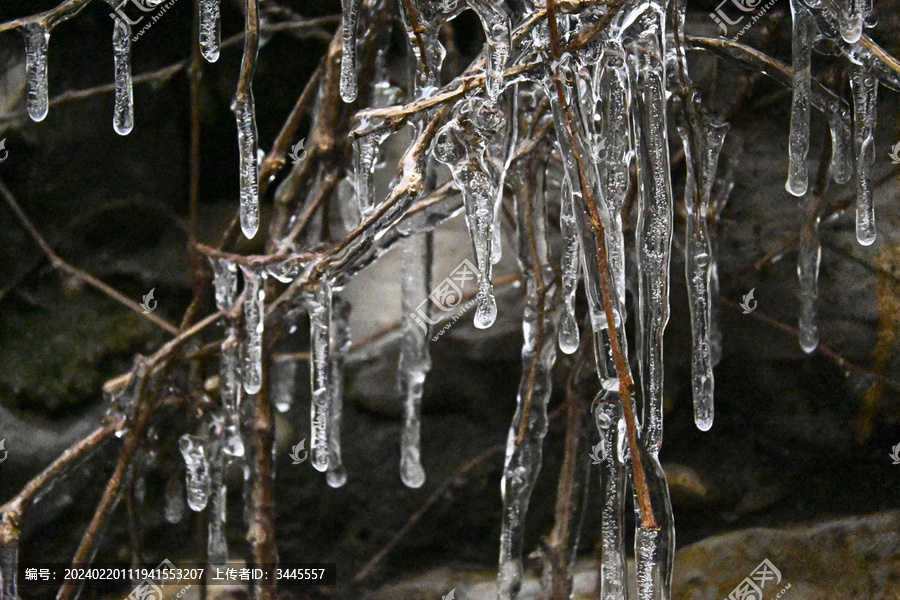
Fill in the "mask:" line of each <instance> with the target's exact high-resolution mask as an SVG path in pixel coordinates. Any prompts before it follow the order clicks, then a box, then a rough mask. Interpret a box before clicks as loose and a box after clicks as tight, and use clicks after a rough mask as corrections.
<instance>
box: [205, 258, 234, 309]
mask: <svg viewBox="0 0 900 600" xmlns="http://www.w3.org/2000/svg"><path fill="white" fill-rule="evenodd" d="M209 263H210V265H212V269H213V285H214V287H215V289H216V306H218V307H219V310H221V311H224V312H228V311H230V310H231V309H232V308H234V299H235V296H237V287H238V277H237V266H235V264H234V263H233V262H231V261H230V260H228V259H227V258H210V259H209Z"/></svg>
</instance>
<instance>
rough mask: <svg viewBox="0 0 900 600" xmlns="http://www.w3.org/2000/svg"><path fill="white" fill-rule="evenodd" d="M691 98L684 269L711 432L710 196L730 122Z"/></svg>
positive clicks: (696, 375)
mask: <svg viewBox="0 0 900 600" xmlns="http://www.w3.org/2000/svg"><path fill="white" fill-rule="evenodd" d="M688 93H689V94H690V92H688ZM687 101H688V102H690V103H691V104H690V106H684V101H680V102H679V103H678V106H679V109H680V112H679V113H678V114H679V115H680V114H682V112H683V111H687V113H688V116H687V118H679V119H677V120H678V130H679V132H680V134H681V137H682V140H683V144H684V152H685V163H686V164H687V177H686V179H685V186H684V204H685V208H686V212H687V219H686V223H685V262H684V268H685V280H686V281H687V291H688V303H689V306H690V314H691V341H692V351H691V373H692V381H693V385H692V387H693V396H694V422H695V423H696V425H697V428H698V429H700V430H701V431H708V430H709V428H710V427H712V424H713V391H714V387H715V385H714V379H713V360H712V359H713V357H712V350H711V346H712V341H711V339H710V338H711V333H712V331H711V329H712V325H711V318H712V311H711V298H710V267H711V266H712V264H713V257H712V244H711V240H710V234H709V213H710V210H711V207H710V200H709V197H710V194H711V192H712V185H713V182H714V180H715V172H716V165H717V164H718V161H719V153H720V151H721V150H722V144H723V143H724V141H725V132H726V131H727V127H726V126H724V125H721V124H718V123H714V122H712V121H711V120H710V119H709V118H708V117H707V116H706V115H705V114H703V113H702V112H701V111H700V110H698V109H697V108H693V107H697V106H699V98H697V97H696V96H695V95H691V97H690V98H689V99H688V100H687ZM804 169H805V167H804Z"/></svg>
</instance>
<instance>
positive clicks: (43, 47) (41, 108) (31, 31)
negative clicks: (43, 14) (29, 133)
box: [22, 22, 50, 121]
mask: <svg viewBox="0 0 900 600" xmlns="http://www.w3.org/2000/svg"><path fill="white" fill-rule="evenodd" d="M22 33H24V34H25V104H26V106H27V108H28V116H30V117H31V120H32V121H43V120H44V117H46V116H47V110H48V108H49V106H50V103H49V100H48V96H47V94H48V89H47V88H48V85H47V47H48V46H49V45H50V30H49V29H48V28H47V26H46V25H44V24H43V23H40V22H29V23H26V24H25V25H23V26H22Z"/></svg>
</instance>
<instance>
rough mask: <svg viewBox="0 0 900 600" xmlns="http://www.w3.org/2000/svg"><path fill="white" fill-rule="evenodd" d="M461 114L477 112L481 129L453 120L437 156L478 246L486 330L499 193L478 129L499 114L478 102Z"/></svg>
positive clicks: (491, 317)
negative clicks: (448, 174) (453, 183)
mask: <svg viewBox="0 0 900 600" xmlns="http://www.w3.org/2000/svg"><path fill="white" fill-rule="evenodd" d="M462 111H463V112H464V113H465V111H471V112H474V113H475V115H476V116H475V117H474V118H475V119H478V120H479V121H481V127H476V126H475V125H474V123H472V121H470V120H469V119H466V122H465V123H464V124H463V123H461V122H460V121H458V120H455V119H453V120H451V121H450V122H449V123H447V124H446V125H445V126H444V127H442V128H441V130H440V131H439V132H438V134H437V137H436V138H435V143H434V157H435V158H436V159H437V160H438V161H440V162H442V163H444V164H445V165H447V166H448V167H450V171H451V172H452V173H453V179H454V181H456V184H457V185H458V186H459V188H460V190H462V193H463V199H464V202H465V205H466V223H467V225H468V226H469V233H470V235H471V237H472V243H473V245H474V247H475V259H476V263H477V267H478V271H479V273H478V295H477V296H476V303H477V308H476V310H475V327H477V328H479V329H486V328H488V327H490V326H491V325H493V324H494V321H495V320H496V318H497V301H496V300H495V299H494V286H493V284H492V282H491V273H492V263H491V256H492V250H491V248H492V245H493V242H494V231H493V230H494V201H495V198H496V194H497V190H496V188H495V186H494V182H493V181H492V178H491V176H490V174H489V173H488V172H487V171H486V170H485V168H484V166H483V163H482V162H480V161H479V160H478V158H479V157H478V155H477V153H478V151H479V150H483V146H484V135H485V134H486V131H484V132H478V131H477V129H482V130H486V129H487V128H488V125H489V124H488V121H489V120H490V121H494V122H493V123H491V124H490V125H497V123H496V121H495V120H494V119H492V117H494V116H496V115H498V114H499V113H497V112H493V113H492V114H486V113H491V109H490V108H488V107H487V106H486V105H485V104H484V103H483V102H482V101H480V100H478V99H474V100H473V101H472V103H471V104H468V105H467V106H466V107H464V108H463V109H462ZM482 111H484V112H482ZM466 114H467V113H466ZM479 114H480V115H481V116H479ZM501 119H502V116H501ZM501 123H502V121H501Z"/></svg>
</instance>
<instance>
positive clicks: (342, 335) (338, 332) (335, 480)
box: [325, 298, 351, 488]
mask: <svg viewBox="0 0 900 600" xmlns="http://www.w3.org/2000/svg"><path fill="white" fill-rule="evenodd" d="M350 342H351V337H350V303H349V302H346V301H345V300H343V299H342V298H334V307H333V308H332V311H331V390H332V394H331V408H330V409H329V411H328V471H327V472H326V473H325V478H326V479H327V481H328V485H330V486H331V487H333V488H339V487H341V486H342V485H344V484H345V483H347V469H346V468H344V460H343V459H342V458H341V424H342V421H343V412H344V376H345V373H344V371H345V364H346V362H347V353H348V352H349V351H350Z"/></svg>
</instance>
